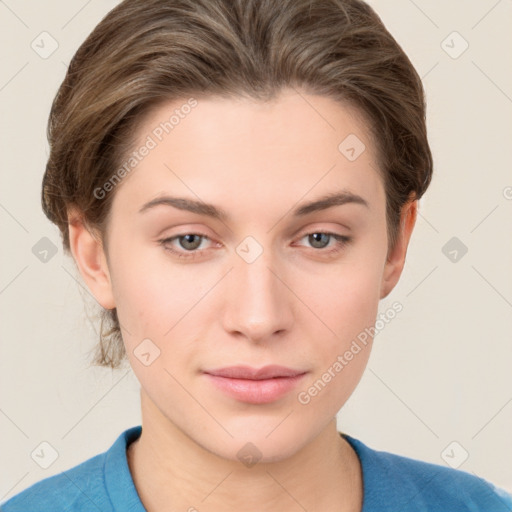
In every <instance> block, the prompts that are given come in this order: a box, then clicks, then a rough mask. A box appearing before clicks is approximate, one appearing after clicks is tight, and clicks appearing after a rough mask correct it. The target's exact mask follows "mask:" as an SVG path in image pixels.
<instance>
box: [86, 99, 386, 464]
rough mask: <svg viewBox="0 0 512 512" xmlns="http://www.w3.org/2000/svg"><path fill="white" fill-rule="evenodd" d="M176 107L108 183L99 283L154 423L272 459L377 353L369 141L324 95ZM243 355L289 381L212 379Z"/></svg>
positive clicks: (162, 115)
mask: <svg viewBox="0 0 512 512" xmlns="http://www.w3.org/2000/svg"><path fill="white" fill-rule="evenodd" d="M185 104H186V99H185V100H183V101H178V102H172V103H168V104H165V105H163V106H159V107H158V108H156V109H155V110H154V111H152V112H151V113H150V115H149V116H148V117H147V118H146V119H145V120H144V123H143V124H142V125H140V126H139V131H138V143H137V145H136V148H134V149H137V150H139V149H140V148H141V147H142V146H145V147H147V148H148V150H147V151H146V150H139V157H140V158H139V157H138V159H140V161H139V162H138V164H137V165H136V167H135V168H134V169H133V170H130V172H129V173H127V175H126V176H125V177H124V180H123V181H122V183H121V184H120V185H117V189H116V190H115V198H114V201H113V205H112V216H111V220H110V223H109V226H108V273H107V275H108V282H107V288H108V293H111V300H112V304H115V307H116V308H117V313H118V317H119V320H120V324H121V326H122V335H123V339H124V343H125V346H126V352H127V354H128V357H129V360H130V364H131V366H132V368H133V371H134V373H135V374H136V376H137V378H138V380H139V381H140V383H141V388H142V393H143V394H144V395H145V396H146V397H147V399H149V400H150V401H151V403H152V404H154V406H155V411H158V419H157V418H154V419H153V420H154V421H159V422H160V423H161V424H162V425H165V424H173V425H175V426H177V427H178V428H179V429H180V430H181V431H182V432H184V433H185V434H186V435H187V436H189V438H190V439H192V440H193V441H195V442H196V443H197V444H198V445H200V446H202V447H204V448H205V449H207V450H208V451H210V452H213V453H216V454H219V455H221V456H222V457H225V458H228V459H233V460H234V459H235V458H236V457H237V452H238V450H239V449H240V447H241V446H243V445H244V444H245V443H246V442H249V441H250V442H252V443H253V444H254V445H256V446H257V447H258V449H259V450H260V451H261V453H262V454H263V457H264V459H263V461H265V460H267V461H270V460H274V461H275V460H278V459H281V458H284V457H287V456H289V455H291V454H292V453H294V452H295V451H296V450H298V449H299V448H300V447H301V446H304V445H305V444H306V443H308V442H309V441H311V440H312V439H314V438H315V437H316V436H317V435H318V434H319V433H320V432H321V431H322V430H323V429H325V428H326V427H327V425H328V424H329V423H330V422H332V420H333V417H334V416H335V415H336V413H337V412H338V411H339V409H340V408H341V407H342V406H343V404H344V403H345V402H346V400H347V399H348V397H349V396H350V394H351V393H352V391H353V390H354V388H355V387H356V385H357V383H358V382H359V380H360V378H361V375H362V373H363V370H364V368H365V365H366V363H367V360H368V356H369V354H370V349H371V338H368V339H367V340H366V344H363V343H361V341H359V343H358V346H359V351H356V349H355V348H354V340H357V339H358V335H360V333H361V332H363V331H365V328H368V327H370V326H373V325H374V323H375V319H376V315H377V307H378V303H379V299H380V298H382V297H383V296H385V295H387V293H389V291H390V288H392V286H393V285H394V283H393V282H391V281H392V280H390V278H389V275H390V272H391V270H390V266H389V265H390V264H389V262H387V259H386V256H387V249H388V246H387V236H386V215H385V206H386V198H385V193H384V185H383V182H382V178H381V177H380V175H379V173H378V172H377V169H378V164H377V159H376V153H375V148H374V147H373V145H372V142H371V140H370V138H369V132H368V131H367V128H366V126H365V123H364V121H363V119H362V118H360V116H358V115H357V111H355V110H352V109H351V108H349V107H348V106H345V105H342V104H340V103H338V102H335V101H334V100H332V99H329V98H326V97H320V96H311V95H307V94H305V93H302V94H301V95H298V94H297V93H296V92H295V91H289V90H287V91H283V93H282V94H281V96H280V97H279V98H278V99H277V100H275V101H273V102H272V103H266V104H265V103H261V102H255V101H250V100H245V99H244V100H242V99H215V98H206V99H198V100H197V103H195V106H193V107H191V108H185V107H183V105H185ZM175 109H178V111H179V112H180V113H181V114H180V115H176V116H175V118H174V120H173V121H171V122H174V124H173V125H172V127H171V128H169V126H171V125H170V124H167V125H166V124H165V122H169V118H170V116H171V115H172V114H173V112H174V111H175ZM178 119H179V121H177V120H178ZM163 127H165V128H166V129H167V131H168V133H167V132H166V129H165V128H163ZM351 134H352V135H351ZM348 136H350V137H351V138H349V139H347V141H348V142H351V144H348V142H345V143H344V144H342V145H341V149H340V148H339V146H340V143H342V141H344V140H345V139H346V138H347V137H348ZM354 136H355V137H357V139H355V138H354ZM361 143H362V144H364V145H365V149H364V150H362V149H363V146H362V145H361ZM347 144H348V147H347ZM350 147H353V148H354V151H352V150H351V149H350ZM361 151H362V152H361ZM359 153H360V154H359ZM354 156H356V158H354ZM336 194H339V197H338V199H337V200H335V201H333V202H332V203H328V202H326V201H324V202H323V203H322V202H320V203H317V202H318V201H320V200H322V199H325V197H326V196H327V195H336ZM166 197H167V198H169V197H171V198H175V199H165V198H166ZM176 198H180V199H179V200H176ZM154 200H159V201H157V203H158V204H155V202H153V204H152V205H151V204H149V205H148V203H150V202H152V201H154ZM187 201H189V202H190V203H187ZM192 202H193V203H194V204H195V203H196V202H198V203H199V206H198V205H197V204H195V206H193V203H192ZM310 203H317V204H316V207H315V206H310V207H308V208H306V207H305V206H306V205H308V204H310ZM201 205H202V207H201ZM207 205H209V206H207ZM214 212H217V213H218V215H214ZM219 212H221V213H219ZM91 288H93V291H94V285H92V286H91ZM104 289H105V288H104ZM101 293H103V292H101ZM101 293H100V292H98V293H97V294H96V296H97V298H98V299H99V301H100V302H103V303H104V304H105V302H107V299H105V297H106V295H105V294H106V293H107V292H105V294H104V295H102V296H101V297H100V295H101ZM359 339H361V338H359ZM347 351H351V352H352V354H353V356H352V357H351V358H350V359H348V358H347V357H345V356H344V355H345V354H346V353H347ZM239 365H242V366H246V367H251V368H252V369H254V370H258V369H260V368H262V367H265V366H267V365H279V366H283V367H286V368H288V369H289V370H290V371H291V372H292V373H293V374H296V375H297V376H296V377H288V378H285V377H276V378H264V379H261V380H259V382H258V381H257V380H247V379H234V378H231V379H230V378H228V377H226V375H227V374H224V376H219V375H217V376H213V375H212V374H211V373H218V372H216V371H217V370H219V369H225V368H226V367H233V366H239ZM340 365H341V368H340ZM208 372H211V373H208ZM326 374H328V375H327V376H326ZM274 375H276V374H274ZM277 375H283V372H282V371H277ZM329 375H330V378H329ZM232 376H233V374H232ZM239 377H240V376H239ZM253 377H264V375H263V374H260V375H256V376H254V375H253Z"/></svg>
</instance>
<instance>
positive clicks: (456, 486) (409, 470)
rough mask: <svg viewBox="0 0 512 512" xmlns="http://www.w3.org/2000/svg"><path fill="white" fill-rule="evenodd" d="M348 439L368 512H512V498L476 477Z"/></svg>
mask: <svg viewBox="0 0 512 512" xmlns="http://www.w3.org/2000/svg"><path fill="white" fill-rule="evenodd" d="M342 435H343V437H344V438H345V439H346V440H347V441H348V442H349V443H350V444H351V446H352V447H353V448H354V450H355V451H356V453H357V455H358V456H359V459H360V461H361V466H362V471H363V486H364V500H365V504H364V505H365V507H364V508H363V512H373V510H378V511H379V512H387V511H392V510H393V511H394V512H396V511H397V510H402V509H403V510H407V511H408V512H413V511H414V512H415V511H418V512H420V511H425V512H426V511H428V512H447V511H450V512H458V511H461V512H462V511H465V512H466V511H467V512H510V511H512V496H511V495H510V494H508V493H507V492H505V491H504V490H502V489H500V488H498V487H496V486H494V485H493V484H492V483H490V482H488V481H487V480H484V479H483V478H480V477H478V476H477V475H475V474H472V473H468V472H466V471H462V470H458V469H452V468H449V467H446V466H441V465H439V464H433V463H429V462H424V461H420V460H416V459H412V458H409V457H404V456H401V455H396V454H393V453H389V452H385V451H379V450H374V449H372V448H370V447H368V446H366V445H365V444H364V443H362V442H361V441H359V440H357V439H354V438H353V437H351V436H348V435H346V434H342Z"/></svg>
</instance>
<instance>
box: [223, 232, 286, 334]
mask: <svg viewBox="0 0 512 512" xmlns="http://www.w3.org/2000/svg"><path fill="white" fill-rule="evenodd" d="M245 243H246V245H244V242H242V243H241V244H240V245H239V246H238V247H237V250H236V252H237V254H234V268H233V271H232V272H231V273H230V274H231V275H230V278H229V279H230V280H229V286H228V288H229V289H228V291H227V295H226V304H225V307H226V310H225V317H224V321H225V326H224V327H225V329H226V330H227V331H230V332H234V331H237V332H240V333H242V334H244V335H245V336H246V337H247V338H248V339H250V340H253V341H257V340H262V339H264V338H266V337H267V336H271V335H272V334H274V333H276V332H278V331H281V330H286V329H288V328H289V327H290V325H291V322H292V309H291V304H290V293H289V291H288V290H287V288H286V286H285V285H284V283H282V282H281V279H283V280H285V279H284V278H283V276H281V275H280V274H281V272H279V271H276V270H275V269H274V267H276V264H275V263H276V262H275V258H274V256H273V254H272V252H271V250H270V249H268V248H265V249H263V247H261V246H260V248H258V246H257V245H256V244H255V243H254V240H248V241H247V240H246V241H245ZM251 244H252V245H251ZM258 245H259V244H258ZM258 252H259V255H258ZM255 256H256V257H255ZM277 267H279V268H280V266H279V265H277ZM276 274H277V276H279V277H277V276H276Z"/></svg>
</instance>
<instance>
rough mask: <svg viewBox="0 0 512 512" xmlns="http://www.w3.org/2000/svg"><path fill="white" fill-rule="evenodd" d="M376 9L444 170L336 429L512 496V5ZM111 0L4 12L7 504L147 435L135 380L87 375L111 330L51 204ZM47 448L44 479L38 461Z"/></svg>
mask: <svg viewBox="0 0 512 512" xmlns="http://www.w3.org/2000/svg"><path fill="white" fill-rule="evenodd" d="M369 3H370V4H371V5H372V6H373V7H374V8H375V9H376V11H377V13H378V14H379V15H380V16H381V18H382V20H383V21H384V23H385V25H386V26H387V27H388V29H389V30H390V31H391V33H392V34H393V35H394V37H395V38H396V39H397V41H398V42H399V43H400V44H401V45H402V47H403V48H404V50H405V51H406V53H407V54H408V55H409V57H410V58H411V60H412V62H413V64H414V66H415V67H416V69H417V70H418V73H419V74H420V76H421V77H422V79H423V83H424V86H425V89H426V93H427V102H428V113H427V115H428V129H429V140H430V143H431V148H432V152H433V155H434V164H435V174H434V179H433V182H432V185H431V187H430V189H429V190H428V192H427V194H426V196H425V197H424V198H423V199H422V200H421V202H420V215H419V217H418V221H417V224H416V229H415V231H414V233H413V236H412V240H411V245H410V248H409V252H408V256H407V262H406V266H405V269H404V272H403V275H402V278H401V281H400V283H399V284H398V286H397V287H396V288H395V290H394V291H393V292H392V293H391V295H390V296H389V297H388V298H386V299H385V300H383V301H382V302H381V308H380V309H381V311H385V310H386V309H387V308H389V307H390V305H391V304H392V303H393V302H394V301H399V302H400V303H402V304H403V310H402V311H401V312H400V313H399V314H397V316H396V318H395V319H394V320H393V321H392V322H390V323H389V324H387V325H386V327H385V328H384V329H383V330H382V331H381V332H380V333H379V334H378V336H377V337H376V338H375V343H374V349H373V353H372V355H371V358H370V361H369V364H368V367H367V370H366V373H365V374H364V376H363V378H362V380H361V383H360V384H359V387H358V388H357V389H356V391H355V392H354V394H353V395H352V397H351V398H350V400H349V401H348V402H347V404H346V405H345V406H344V407H343V408H342V410H341V411H340V413H339V414H338V428H339V430H342V431H344V432H347V433H349V434H350V435H352V436H354V437H357V438H359V439H361V440H362V441H363V442H365V443H366V444H367V445H369V446H370V447H372V448H376V449H380V450H386V451H391V452H394V453H398V454H401V455H406V456H409V457H413V458H416V459H421V460H425V461H429V462H434V463H437V464H443V465H447V464H449V465H452V466H457V467H459V468H460V469H462V470H465V471H468V472H471V473H474V474H477V475H479V476H482V477H484V478H486V479H488V480H489V481H491V482H493V483H495V484H497V485H499V486H501V487H504V488H505V489H508V490H509V491H512V464H510V461H511V460H512V436H511V432H512V375H511V368H512V364H511V363H512V171H511V169H512V150H511V147H512V144H511V140H512V70H511V67H510V49H511V48H512V31H510V23H511V21H512V2H511V1H510V0H501V1H496V0H480V1H478V2H462V1H448V2H447V1H445V0H435V1H429V2H426V1H424V0H415V1H412V0H397V1H390V0H372V1H371V2H369ZM116 4H117V2H116V1H113V0H108V1H107V0H89V1H69V0H66V1H64V0H47V1H45V2H44V4H43V3H41V2H35V1H34V0H31V1H28V0H24V1H22V0H5V1H1V2H0V19H1V26H0V28H1V30H0V38H1V50H0V51H1V53H2V63H3V64H2V66H1V69H0V108H1V119H2V133H1V137H0V143H1V145H2V146H1V158H2V164H1V188H0V226H1V230H2V263H1V265H0V308H1V317H2V321H1V323H0V325H1V358H0V431H1V436H0V501H1V500H4V499H7V498H9V497H11V496H12V495H14V494H16V493H18V492H20V491H22V490H23V489H24V488H26V487H28V486H29V485H30V484H32V483H34V482H36V481H39V480H41V479H43V478H45V477H47V476H50V475H52V474H55V473H58V472H60V471H63V470H65V469H68V468H70V467H72V466H74V465H76V464H78V463H80V462H82V461H84V460H86V459H87V458H89V457H92V456H93V455H96V454H98V453H100V452H103V451H105V450H106V449H108V448H109V447H110V445H111V444H112V443H113V442H114V440H115V439H116V438H117V436H118V435H119V434H120V433H121V432H122V431H123V430H125V429H126V428H128V427H130V426H133V425H139V424H140V423H141V418H140V405H139V384H138V381H137V380H136V379H135V377H134V375H133V373H132V371H131V370H129V369H125V370H117V371H111V370H109V369H104V368H94V367H92V368H88V363H89V360H90V350H91V348H92V347H94V345H95V344H96V343H97V339H98V329H99V325H98V323H97V321H96V320H95V319H94V318H93V317H91V314H92V313H93V312H94V310H91V308H90V307H89V306H86V304H87V303H88V300H87V299H88V294H87V292H86V291H84V290H83V289H82V285H81V281H80V280H77V279H76V278H77V275H76V272H75V268H74V264H73V262H72V261H71V260H70V258H69V257H68V256H64V255H63V252H62V247H61V243H60V236H59V233H58V231H57V228H56V227H55V226H53V225H52V224H51V223H50V222H49V221H48V220H47V219H46V217H45V216H44V215H43V213H42V211H41V206H40V193H41V179H42V175H43V171H44V167H45V164H46V159H47V155H48V146H47V140H46V123H47V118H48V114H49V109H50V105H51V101H52V99H53V97H54V95H55V93H56V91H57V88H58V86H59V84H60V83H61V81H62V79H63V78H64V74H65V72H66V67H67V64H68V63H69V61H70V59H71V57H72V55H73V54H74V53H75V51H76V50H77V48H78V46H79V45H80V44H81V43H82V41H83V40H84V39H85V38H86V36H87V35H88V34H89V33H90V31H91V30H92V29H93V28H94V26H95V25H96V24H97V23H98V22H99V21H100V19H101V18H102V17H103V16H104V15H105V14H106V13H107V12H108V11H109V10H110V9H111V8H112V7H114V6H115V5H116ZM42 32H46V33H47V34H43V35H41V33H42ZM41 38H45V44H44V47H45V51H46V52H50V51H51V50H52V49H53V47H52V45H53V46H55V44H57V45H58V47H55V49H54V51H53V53H51V55H41V53H42V52H43V50H42V48H40V47H41V46H42V44H41V43H39V48H38V47H37V45H36V44H35V43H34V41H35V42H36V43H37V41H41ZM53 41H55V42H53ZM35 48H38V50H36V49H35ZM43 53H44V52H43ZM46 239H48V240H46ZM49 242H51V244H53V245H54V246H55V247H56V253H55V254H54V255H52V256H51V257H49V259H48V261H46V262H44V261H41V259H40V257H38V256H37V254H38V251H37V249H38V248H39V247H41V245H38V244H47V245H48V244H49ZM454 251H455V252H454ZM89 317H90V318H89ZM41 443H49V445H50V446H51V447H52V448H49V447H48V445H46V444H43V445H42V444H41ZM44 447H46V448H47V451H46V453H55V460H54V461H53V462H52V463H51V464H50V465H49V466H48V467H47V468H43V467H41V464H40V463H38V462H37V457H36V456H35V455H34V454H35V453H40V451H41V448H44ZM52 450H53V451H52ZM49 462H51V461H50V460H48V461H47V463H49Z"/></svg>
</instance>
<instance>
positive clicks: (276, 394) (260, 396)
mask: <svg viewBox="0 0 512 512" xmlns="http://www.w3.org/2000/svg"><path fill="white" fill-rule="evenodd" d="M204 375H206V376H207V377H208V378H209V379H210V380H211V381H212V382H213V384H214V385H215V386H217V387H218V388H219V389H220V390H221V391H224V393H226V394H228V395H230V396H232V397H233V398H235V399H237V400H240V401H241V402H246V403H250V404H267V403H270V402H274V401H275V400H278V399H279V398H281V397H282V396H284V395H286V394H287V393H289V392H290V391H291V390H292V389H293V388H294V387H295V386H296V385H297V384H298V383H299V381H300V380H302V378H303V377H304V376H305V375H306V374H305V373H302V374H301V375H296V376H295V377H275V378H272V379H262V380H250V379H230V378H228V377H219V376H218V375H211V374H209V373H205V374H204Z"/></svg>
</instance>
